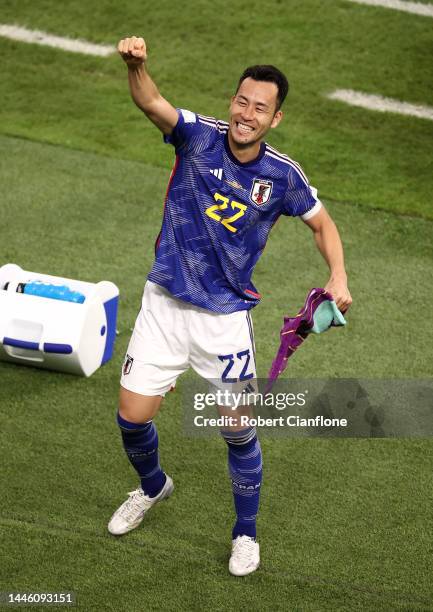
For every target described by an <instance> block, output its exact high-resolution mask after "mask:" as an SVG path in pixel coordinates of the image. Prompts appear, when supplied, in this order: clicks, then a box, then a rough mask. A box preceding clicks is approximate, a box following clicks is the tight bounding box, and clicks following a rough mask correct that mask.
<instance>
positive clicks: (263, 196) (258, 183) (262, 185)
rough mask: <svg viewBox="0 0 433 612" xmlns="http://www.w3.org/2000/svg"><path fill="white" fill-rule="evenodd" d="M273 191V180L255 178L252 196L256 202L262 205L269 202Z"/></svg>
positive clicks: (252, 199)
mask: <svg viewBox="0 0 433 612" xmlns="http://www.w3.org/2000/svg"><path fill="white" fill-rule="evenodd" d="M271 193H272V181H265V180H264V179H257V178H255V179H254V181H253V186H252V188H251V194H250V198H251V201H252V202H254V204H257V205H258V206H262V205H263V204H266V202H269V200H270V197H271Z"/></svg>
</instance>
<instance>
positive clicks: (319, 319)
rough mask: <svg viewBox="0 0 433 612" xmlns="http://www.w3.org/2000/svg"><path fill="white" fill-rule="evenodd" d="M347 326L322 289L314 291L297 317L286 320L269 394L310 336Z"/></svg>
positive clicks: (269, 375)
mask: <svg viewBox="0 0 433 612" xmlns="http://www.w3.org/2000/svg"><path fill="white" fill-rule="evenodd" d="M341 325H346V319H345V318H344V316H343V314H342V313H341V312H340V310H339V309H338V307H337V305H336V303H335V302H334V300H333V299H332V295H331V294H330V293H328V292H327V291H325V290H324V289H321V288H314V289H311V291H310V293H309V294H308V296H307V299H306V300H305V304H304V306H303V307H302V309H301V310H300V311H299V312H298V314H297V315H296V316H295V317H284V325H283V327H282V329H281V331H280V347H279V349H278V352H277V355H276V357H275V359H274V361H273V362H272V366H271V369H270V370H269V374H268V383H267V387H266V392H269V391H270V390H271V388H272V385H273V384H274V382H275V381H276V380H277V378H278V376H279V375H280V374H281V373H282V372H284V370H285V369H286V367H287V361H288V359H289V357H291V356H292V355H293V353H294V352H295V351H296V349H297V348H298V347H299V346H301V344H302V343H303V342H304V340H305V339H306V338H307V337H308V334H310V333H314V334H321V333H323V332H324V331H327V330H328V329H329V328H330V327H337V326H341Z"/></svg>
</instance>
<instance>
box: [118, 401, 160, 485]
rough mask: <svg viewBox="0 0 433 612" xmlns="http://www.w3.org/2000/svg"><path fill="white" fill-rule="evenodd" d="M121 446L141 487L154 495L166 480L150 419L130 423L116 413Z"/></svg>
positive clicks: (153, 426)
mask: <svg viewBox="0 0 433 612" xmlns="http://www.w3.org/2000/svg"><path fill="white" fill-rule="evenodd" d="M117 423H118V425H119V427H120V431H121V433H122V440H123V447H124V449H125V451H126V454H127V455H128V459H129V461H130V462H131V464H132V465H133V467H134V468H135V469H136V471H137V473H138V475H139V476H140V480H141V488H142V489H143V491H144V492H145V494H146V495H149V497H155V495H158V493H159V492H160V491H161V489H162V487H163V486H164V484H165V481H166V479H167V478H166V475H165V474H164V472H163V471H162V470H161V466H160V465H159V456H158V433H157V431H156V427H155V425H154V424H153V422H152V421H149V422H148V423H143V424H141V423H130V422H129V421H127V420H126V419H123V418H122V417H121V416H120V414H119V413H117Z"/></svg>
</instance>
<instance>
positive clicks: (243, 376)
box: [218, 349, 254, 383]
mask: <svg viewBox="0 0 433 612" xmlns="http://www.w3.org/2000/svg"><path fill="white" fill-rule="evenodd" d="M250 358H251V355H250V349H246V350H245V351H239V353H236V357H235V356H234V354H233V353H231V354H230V355H218V359H219V360H220V361H223V362H224V361H228V363H227V365H226V368H225V370H224V372H223V373H222V376H221V380H222V382H224V383H235V382H238V380H239V381H240V382H242V381H244V380H249V379H250V378H252V377H253V376H254V374H253V373H252V372H250V373H249V374H247V370H248V366H249V364H250ZM236 359H238V360H239V361H241V363H242V370H241V373H240V375H239V379H238V378H229V374H230V371H231V369H232V368H233V366H234V364H235V360H236Z"/></svg>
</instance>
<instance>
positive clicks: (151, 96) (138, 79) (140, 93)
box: [117, 36, 178, 135]
mask: <svg viewBox="0 0 433 612" xmlns="http://www.w3.org/2000/svg"><path fill="white" fill-rule="evenodd" d="M117 50H118V51H119V53H120V55H121V57H122V59H123V60H124V62H125V63H126V65H127V66H128V82H129V90H130V92H131V96H132V99H133V100H134V102H135V104H136V105H137V106H138V108H139V109H141V110H142V111H143V112H144V114H145V115H146V116H147V117H148V118H149V119H150V120H151V121H152V123H154V124H155V125H156V127H157V128H159V129H160V130H161V132H162V133H163V134H167V135H169V134H171V133H172V131H173V129H174V128H175V126H176V124H177V121H178V114H177V111H176V109H175V108H174V106H172V105H171V104H170V102H168V101H167V100H166V99H165V98H163V97H162V96H161V94H160V93H159V91H158V88H157V87H156V85H155V83H154V82H153V81H152V79H151V78H150V76H149V74H148V72H147V70H146V60H147V51H146V43H145V42H144V40H143V39H142V38H137V37H135V36H132V37H131V38H124V39H122V40H121V41H120V42H119V44H118V45H117Z"/></svg>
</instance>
